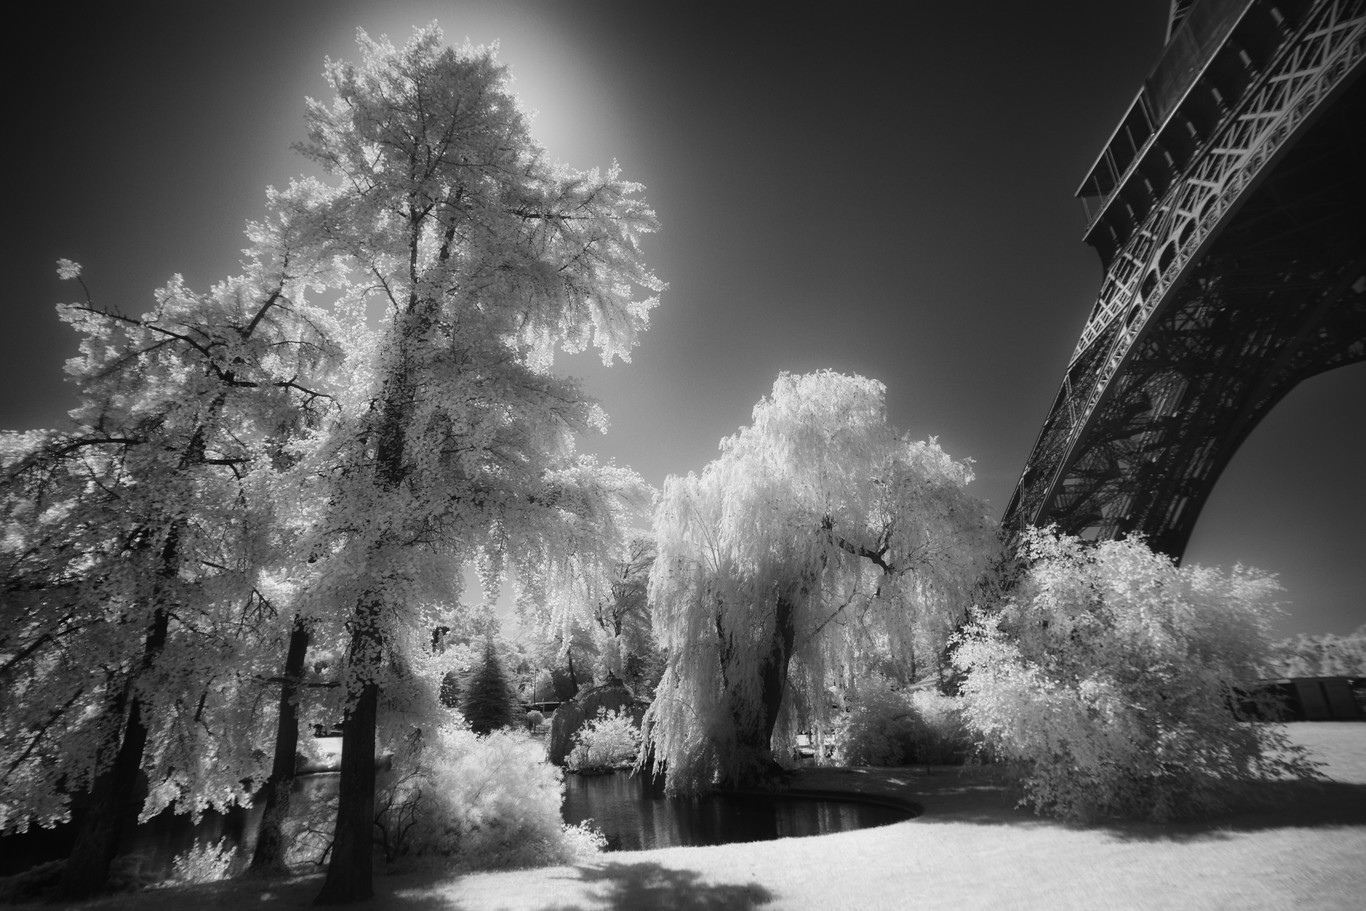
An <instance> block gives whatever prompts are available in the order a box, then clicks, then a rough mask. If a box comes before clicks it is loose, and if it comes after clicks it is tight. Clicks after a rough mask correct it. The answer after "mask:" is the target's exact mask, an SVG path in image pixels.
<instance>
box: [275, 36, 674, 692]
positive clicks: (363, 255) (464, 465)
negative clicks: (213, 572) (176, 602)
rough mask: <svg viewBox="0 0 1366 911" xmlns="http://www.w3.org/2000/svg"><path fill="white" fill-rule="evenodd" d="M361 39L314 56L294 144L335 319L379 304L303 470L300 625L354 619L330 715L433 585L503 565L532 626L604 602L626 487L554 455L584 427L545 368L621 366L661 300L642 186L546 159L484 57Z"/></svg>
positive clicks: (381, 666) (595, 424) (635, 494)
mask: <svg viewBox="0 0 1366 911" xmlns="http://www.w3.org/2000/svg"><path fill="white" fill-rule="evenodd" d="M359 44H360V51H361V59H360V61H359V62H357V63H354V64H352V63H346V62H340V61H329V62H328V65H327V71H326V75H327V79H328V82H329V85H330V87H331V88H332V89H333V91H334V92H335V94H336V98H335V101H334V102H333V103H332V104H331V105H325V104H322V103H319V102H310V103H309V108H308V115H307V116H308V130H309V133H308V141H307V142H306V143H304V144H303V145H302V146H301V149H302V151H303V152H304V153H305V154H307V155H308V156H309V157H311V158H312V159H314V160H315V161H316V162H318V163H319V164H321V165H322V166H323V167H324V168H325V169H326V170H327V171H328V172H329V174H331V175H332V176H333V178H335V181H336V185H335V188H334V189H332V190H330V191H328V192H326V193H319V194H318V195H317V196H316V197H315V198H314V199H313V201H312V202H310V203H309V204H308V205H306V206H304V207H303V208H304V210H305V212H306V217H307V218H308V219H310V220H311V221H312V222H316V223H318V224H322V225H325V226H327V231H326V232H325V233H323V234H319V235H317V236H316V241H317V243H316V247H315V249H314V250H313V251H312V254H313V255H315V256H319V257H323V258H327V257H336V258H337V261H339V262H340V263H341V264H342V265H343V267H344V269H345V270H346V272H347V274H348V275H350V276H352V277H353V279H354V281H353V282H352V283H350V284H347V285H346V286H345V287H344V288H343V289H342V290H343V298H342V302H341V306H342V308H343V309H346V308H349V310H350V311H351V312H364V311H366V310H367V309H370V305H371V304H372V303H379V304H382V305H383V307H384V309H385V317H384V325H383V329H382V331H381V332H380V333H379V336H378V338H377V340H376V341H375V342H374V344H373V345H370V346H369V347H367V348H366V349H365V350H366V352H367V353H369V354H370V355H371V359H370V363H369V365H368V367H367V369H366V370H365V371H363V372H362V373H360V374H359V375H358V379H359V380H361V381H362V389H363V391H362V392H360V393H359V394H355V395H353V396H352V397H351V399H350V400H349V403H350V404H349V407H348V408H347V409H346V410H345V412H344V414H343V417H342V419H341V420H339V421H338V422H336V424H335V425H334V426H333V428H332V430H331V433H330V435H329V437H328V440H327V442H326V444H325V445H324V446H323V447H321V448H320V449H319V450H318V452H317V454H316V468H315V470H314V474H315V476H316V477H317V478H319V479H320V483H319V485H318V486H317V488H316V489H315V490H313V492H312V493H311V494H310V496H311V498H312V499H313V500H314V501H315V502H321V503H325V504H327V505H326V508H325V509H323V510H322V511H321V513H320V514H319V515H318V517H317V520H316V522H315V524H314V525H313V527H312V529H311V530H310V531H309V533H308V534H307V535H306V536H305V542H304V545H303V546H304V548H305V550H306V552H308V553H309V554H310V555H311V557H312V561H313V562H312V563H311V564H310V567H309V570H308V573H307V578H306V580H305V584H304V586H303V587H304V589H305V591H306V594H304V595H303V596H302V598H301V605H302V606H303V609H305V610H306V611H307V612H308V613H309V614H310V615H311V616H316V617H323V616H326V615H329V614H332V615H335V613H336V611H337V610H338V607H339V606H343V605H345V606H348V607H346V608H343V609H347V610H350V611H351V612H352V613H351V616H350V618H349V619H348V621H347V622H348V625H349V629H350V631H351V635H352V637H353V638H352V645H351V649H350V653H349V655H348V659H347V665H346V684H347V693H348V694H349V695H350V696H352V697H354V696H356V695H357V694H358V693H359V692H360V691H361V688H362V687H363V686H365V685H367V684H382V685H386V686H387V685H388V684H389V683H390V682H391V675H390V674H389V672H388V670H386V668H389V667H393V666H403V665H404V664H405V663H407V662H408V661H409V660H410V659H411V657H412V656H411V655H404V654H401V653H399V652H396V651H395V649H396V648H397V644H398V643H400V642H401V641H403V639H404V635H405V634H404V633H403V628H404V627H405V626H408V625H411V624H412V622H413V619H414V618H413V617H411V616H410V615H408V614H407V612H406V610H405V605H410V604H414V603H425V602H449V603H454V602H455V601H456V600H458V597H457V596H458V594H459V591H458V586H459V581H458V574H455V573H453V572H451V571H450V568H452V567H457V566H460V565H463V564H464V563H466V562H473V563H475V564H476V565H477V566H478V568H479V572H480V579H481V583H482V584H483V585H484V586H485V588H486V589H488V590H496V589H497V588H498V587H499V585H500V584H501V583H502V582H503V580H504V578H505V576H506V575H507V572H506V569H507V566H508V561H509V560H512V561H514V562H515V564H516V570H517V571H516V573H515V574H514V575H515V578H516V580H517V583H518V585H519V586H520V591H519V600H525V601H528V602H534V604H535V605H536V606H537V608H536V609H539V610H550V611H551V613H552V614H555V613H556V609H554V608H551V607H548V605H550V603H551V602H552V600H553V599H554V597H555V595H556V593H557V592H567V591H569V590H571V589H573V588H575V587H577V588H578V589H579V590H580V593H586V594H589V595H591V594H592V593H593V591H594V590H595V589H596V588H597V587H600V586H601V585H602V584H603V580H604V579H606V578H607V575H608V571H609V569H610V566H611V565H612V563H613V561H614V560H615V559H616V558H617V556H618V554H619V552H620V549H621V546H622V545H621V541H622V537H623V535H622V531H623V529H622V527H621V526H622V520H623V516H624V515H626V514H627V513H628V512H629V511H630V510H631V509H632V508H633V506H632V504H633V503H635V502H638V501H639V500H640V499H641V496H642V492H643V491H644V490H645V488H644V485H643V484H642V483H641V481H640V479H639V478H638V477H637V476H636V475H635V474H634V473H632V472H630V471H629V470H627V469H623V468H618V467H617V466H615V465H610V464H609V465H600V464H598V463H597V462H595V461H594V460H592V459H590V458H587V457H584V456H581V455H579V454H577V453H576V451H575V436H576V434H579V433H584V432H590V431H600V430H601V429H603V428H604V427H605V416H604V415H603V413H602V410H601V408H600V407H599V406H598V405H597V404H596V403H594V402H592V401H591V400H589V399H588V398H587V397H586V396H585V395H584V394H583V392H582V390H581V389H580V388H579V386H578V384H577V383H576V382H575V381H573V380H571V379H568V378H566V377H561V376H558V375H555V374H554V373H552V372H551V367H552V365H553V354H554V352H555V350H557V349H559V348H563V349H565V350H569V351H576V350H580V349H582V348H584V347H585V346H588V345H592V346H595V347H597V348H598V349H599V350H600V351H601V352H602V355H603V358H604V361H606V362H611V361H612V360H613V359H614V358H616V357H622V358H625V357H626V355H627V354H628V352H629V351H630V349H631V348H632V347H633V346H634V345H635V344H636V341H637V339H638V336H639V333H640V332H641V331H643V330H644V328H645V327H646V325H647V322H648V314H649V311H650V310H651V309H652V308H653V307H654V306H655V305H656V304H657V302H658V293H659V292H660V291H661V290H662V289H663V287H664V285H663V283H661V282H659V281H658V280H657V279H656V278H655V277H654V276H653V275H652V274H651V273H650V272H649V270H648V269H647V268H646V267H645V265H644V263H643V259H642V256H641V250H640V239H641V238H642V237H643V236H644V235H645V234H647V233H649V232H651V231H653V230H655V227H656V222H655V218H654V215H653V213H652V212H650V210H649V209H648V208H647V207H646V206H645V205H644V203H643V202H642V201H641V200H640V199H639V198H638V193H639V190H640V187H639V186H637V185H635V184H632V183H630V182H627V181H624V180H622V178H621V176H620V174H619V173H618V172H617V170H616V169H615V168H612V169H611V170H609V171H607V172H606V173H605V174H603V173H599V172H589V173H582V174H579V173H571V172H568V171H565V170H564V169H561V168H557V167H555V166H552V165H550V164H549V163H548V162H547V161H546V160H545V157H544V155H543V153H542V152H541V150H540V149H539V148H537V147H536V146H535V144H534V143H533V142H532V141H531V138H530V135H529V134H528V132H527V128H526V123H525V119H524V117H523V115H522V114H521V113H520V111H519V109H518V107H517V101H516V98H515V96H514V95H513V94H512V93H511V91H510V90H509V88H508V75H507V72H506V69H505V68H504V67H503V66H502V65H500V64H499V63H498V62H497V60H496V59H495V57H494V55H493V53H492V51H489V50H486V49H482V48H473V47H464V48H461V49H459V50H456V49H451V48H443V47H442V46H441V34H440V32H439V30H437V29H435V28H428V29H423V30H420V31H419V32H418V33H417V35H416V36H415V37H414V38H413V39H412V40H411V41H409V42H408V43H407V44H406V45H404V46H402V47H395V46H394V45H392V44H391V43H389V42H388V41H387V40H385V39H380V40H374V39H371V38H370V37H369V36H367V35H365V34H364V33H361V35H360V38H359ZM443 566H444V567H446V569H443V568H442V567H443ZM562 597H566V596H562ZM552 619H554V621H555V622H560V623H563V622H564V620H563V618H562V617H560V616H558V615H556V616H554V617H553V618H552Z"/></svg>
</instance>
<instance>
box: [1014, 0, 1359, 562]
mask: <svg viewBox="0 0 1366 911" xmlns="http://www.w3.org/2000/svg"><path fill="white" fill-rule="evenodd" d="M1173 21H1174V22H1179V25H1176V26H1174V27H1173V28H1172V29H1170V30H1169V37H1168V42H1167V46H1166V49H1165V50H1164V52H1163V55H1162V58H1161V60H1160V61H1159V63H1158V65H1157V67H1156V69H1154V71H1153V73H1152V75H1150V76H1149V77H1148V79H1147V80H1146V81H1145V82H1144V85H1143V88H1142V90H1141V91H1140V92H1139V94H1138V97H1137V99H1136V100H1135V101H1134V103H1133V105H1132V106H1131V108H1130V109H1129V112H1128V114H1127V115H1126V116H1125V118H1124V120H1123V121H1122V122H1121V123H1120V126H1119V127H1118V128H1117V130H1116V131H1115V134H1114V136H1113V137H1112V138H1111V140H1110V142H1109V143H1108V144H1107V146H1106V148H1105V151H1104V152H1103V153H1102V154H1101V156H1100V158H1099V159H1098V160H1097V162H1096V164H1095V166H1094V167H1093V168H1092V169H1091V172H1090V174H1088V175H1087V178H1086V181H1085V182H1084V183H1083V184H1082V187H1081V189H1080V190H1079V191H1078V194H1077V195H1078V196H1079V197H1080V198H1082V200H1083V202H1084V203H1085V204H1086V205H1087V210H1088V214H1089V216H1090V218H1089V223H1088V227H1087V230H1086V242H1087V243H1089V244H1090V245H1091V246H1093V247H1094V248H1095V249H1096V250H1097V252H1098V253H1099V254H1100V257H1101V261H1102V264H1103V265H1104V267H1105V270H1106V274H1105V278H1104V281H1103V284H1102V287H1101V290H1100V295H1099V297H1098V299H1097V301H1096V304H1095V307H1094V309H1093V310H1092V311H1091V315H1090V317H1089V318H1088V320H1087V322H1086V327H1085V329H1084V330H1083V332H1082V335H1081V340H1080V341H1079V342H1078V343H1077V347H1076V350H1075V352H1074V353H1073V355H1072V360H1071V362H1070V364H1069V366H1068V368H1067V372H1066V374H1065V376H1064V377H1063V383H1062V389H1061V390H1060V391H1059V392H1058V395H1057V398H1056V400H1055V401H1054V404H1053V408H1052V410H1051V411H1050V412H1049V415H1048V418H1047V420H1046V421H1045V423H1044V426H1043V429H1042V431H1041V432H1040V434H1039V437H1038V439H1037V441H1036V442H1035V444H1034V449H1033V451H1032V453H1031V454H1030V456H1029V461H1028V463H1027V464H1026V467H1025V470H1024V472H1023V475H1022V476H1021V478H1020V481H1019V483H1018V485H1017V486H1016V489H1015V494H1014V496H1013V497H1012V499H1011V501H1010V505H1009V506H1008V507H1007V509H1006V513H1005V517H1004V520H1003V522H1004V524H1005V525H1006V527H1007V528H1008V529H1011V530H1016V531H1018V530H1019V529H1021V528H1022V527H1023V526H1025V525H1028V524H1034V525H1047V524H1056V525H1058V527H1059V528H1060V529H1061V530H1063V531H1065V532H1068V533H1070V534H1077V535H1081V536H1083V537H1087V538H1114V537H1119V536H1122V535H1125V534H1128V533H1130V532H1135V531H1138V532H1142V533H1143V534H1144V535H1145V536H1146V537H1147V538H1148V541H1149V543H1150V544H1151V545H1152V546H1153V547H1154V548H1156V549H1158V550H1161V551H1163V552H1165V553H1167V554H1170V555H1172V556H1174V557H1176V558H1178V559H1179V558H1180V557H1181V555H1182V553H1183V552H1184V550H1185V547H1186V544H1187V542H1188V541H1189V539H1190V534H1191V531H1192V530H1193V528H1194V526H1195V521H1196V518H1197V517H1198V516H1199V513H1200V510H1201V508H1202V507H1203V505H1204V503H1205V501H1206V499H1207V498H1208V496H1209V493H1210V491H1211V490H1212V489H1213V486H1214V484H1215V482H1216V481H1217V479H1218V477H1219V475H1220V473H1221V472H1222V471H1223V469H1224V467H1225V466H1226V465H1227V464H1228V462H1229V460H1230V459H1231V458H1232V456H1233V454H1234V452H1235V451H1236V450H1237V448H1238V447H1239V445H1241V444H1242V442H1243V441H1244V440H1245V439H1246V438H1247V436H1248V434H1249V433H1250V432H1251V431H1252V429H1253V428H1254V427H1255V426H1256V425H1257V423H1258V422H1259V421H1260V420H1261V419H1262V418H1263V417H1264V416H1265V415H1266V414H1267V413H1268V412H1269V411H1270V410H1271V409H1272V408H1273V407H1274V406H1275V405H1276V404H1277V402H1279V401H1280V400H1281V399H1282V398H1283V397H1284V396H1285V395H1286V393H1288V392H1289V391H1290V390H1291V389H1292V388H1294V386H1295V385H1296V384H1297V383H1299V382H1300V381H1302V380H1304V379H1306V378H1308V377H1310V376H1313V375H1315V374H1317V373H1321V372H1323V371H1326V370H1329V369H1332V368H1333V367H1338V366H1342V365H1344V364H1348V363H1351V362H1354V361H1359V360H1363V359H1366V79H1362V78H1360V76H1361V73H1362V71H1363V70H1366V65H1363V63H1362V61H1363V58H1366V0H1355V2H1348V0H1197V2H1195V3H1181V2H1178V3H1177V4H1175V5H1174V7H1173Z"/></svg>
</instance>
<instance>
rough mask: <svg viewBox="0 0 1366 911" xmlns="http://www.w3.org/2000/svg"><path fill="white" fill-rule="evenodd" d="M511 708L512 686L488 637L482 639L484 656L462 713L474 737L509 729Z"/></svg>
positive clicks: (511, 714) (512, 707)
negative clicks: (500, 729)
mask: <svg viewBox="0 0 1366 911" xmlns="http://www.w3.org/2000/svg"><path fill="white" fill-rule="evenodd" d="M513 709H514V705H513V694H512V687H511V686H509V685H508V679H507V675H506V674H504V673H503V662H502V660H501V659H499V657H498V649H497V648H496V647H495V646H494V643H493V637H492V636H490V637H488V638H486V639H485V640H484V655H483V658H482V660H481V661H480V663H479V667H478V668H477V669H476V670H475V672H474V676H472V677H471V678H470V687H469V692H468V693H467V694H466V696H465V704H464V706H462V711H463V712H464V715H465V720H466V721H468V722H469V723H470V728H471V729H472V730H473V731H474V732H475V733H476V734H487V733H489V732H490V731H496V730H498V729H499V728H505V727H509V726H511V724H512V721H513V717H514V713H513Z"/></svg>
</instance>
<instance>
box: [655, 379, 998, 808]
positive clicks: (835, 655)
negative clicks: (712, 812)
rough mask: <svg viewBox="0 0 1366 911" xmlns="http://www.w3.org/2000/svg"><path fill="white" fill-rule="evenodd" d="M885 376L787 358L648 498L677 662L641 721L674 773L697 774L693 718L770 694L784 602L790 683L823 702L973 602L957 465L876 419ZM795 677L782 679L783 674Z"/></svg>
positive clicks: (986, 551)
mask: <svg viewBox="0 0 1366 911" xmlns="http://www.w3.org/2000/svg"><path fill="white" fill-rule="evenodd" d="M884 392H885V390H884V388H883V386H882V384H881V383H878V382H876V381H874V380H868V379H865V378H863V377H858V376H844V375H841V374H837V373H833V372H831V371H821V372H818V373H812V374H806V375H801V376H794V375H791V374H786V373H784V374H782V375H780V376H779V377H778V380H777V382H776V383H775V384H774V387H773V392H772V394H771V395H769V396H766V397H765V398H764V399H762V400H761V401H760V402H759V403H758V404H757V405H756V406H755V408H754V421H753V424H752V425H751V426H749V427H744V428H742V429H740V430H739V431H738V432H737V433H735V434H734V435H733V436H731V437H728V438H726V439H725V440H723V441H722V442H721V455H720V457H719V458H717V459H716V460H714V461H713V462H712V463H710V464H709V465H708V466H707V467H706V468H705V469H704V470H703V471H702V473H701V474H700V475H692V474H690V475H688V476H686V477H681V478H680V477H670V478H668V479H667V480H666V481H665V485H664V489H663V491H662V493H661V495H660V497H659V499H658V501H657V505H656V509H655V526H654V531H655V535H656V537H657V539H658V542H659V558H658V560H657V561H656V563H655V569H654V571H653V572H652V573H651V578H650V600H651V603H652V604H653V605H654V610H655V629H656V633H657V635H658V636H659V637H660V640H661V642H662V644H663V645H664V647H665V648H666V649H668V650H669V653H670V672H668V673H666V675H665V682H664V683H663V684H662V685H661V687H660V694H661V701H660V702H659V703H658V704H657V705H658V707H657V708H656V709H654V710H652V713H651V717H652V724H653V727H652V731H653V734H652V736H653V737H654V739H655V746H656V748H657V749H658V750H659V751H660V755H661V756H664V757H666V759H667V761H668V762H669V763H670V764H671V765H670V774H671V775H675V774H676V776H677V778H678V780H681V781H682V782H684V786H685V787H686V786H687V782H689V781H690V780H691V781H693V782H699V781H701V782H702V783H704V784H705V783H706V782H705V781H703V779H705V777H706V775H707V774H709V773H710V770H708V769H703V768H699V767H698V763H701V762H704V761H707V762H709V761H711V759H710V758H706V759H704V757H711V756H713V755H714V754H713V753H712V752H711V750H710V749H707V750H702V749H701V748H700V745H699V741H698V740H697V730H698V725H699V724H700V725H702V726H704V727H706V726H716V725H721V726H725V725H726V724H727V723H732V722H728V720H727V719H728V718H731V717H732V716H735V715H736V713H737V712H739V713H741V714H743V713H745V712H752V711H754V710H755V708H754V707H755V706H757V705H758V704H759V703H760V701H761V700H762V699H763V698H771V697H772V694H767V696H766V695H765V694H764V693H763V692H761V686H762V684H761V682H760V675H759V672H758V668H760V667H761V666H762V665H763V664H764V662H766V661H768V660H769V656H770V655H771V654H772V649H773V643H774V629H775V622H776V619H775V618H776V616H777V613H778V609H779V605H780V604H786V605H789V606H791V607H792V609H793V610H794V612H795V613H794V617H793V621H792V622H793V625H794V628H795V643H794V644H795V652H796V658H795V661H794V664H793V674H792V679H791V681H790V682H791V684H792V685H794V686H796V687H798V688H800V689H801V690H802V691H803V692H804V693H805V694H808V695H809V697H810V702H811V703H812V711H813V712H814V713H816V714H817V715H819V714H822V713H823V712H824V703H825V701H826V700H825V696H824V692H825V689H826V687H827V686H828V685H840V683H841V682H842V681H843V680H846V679H848V677H849V675H850V674H851V673H858V672H860V671H862V670H864V669H865V668H866V667H867V664H868V662H869V661H870V660H871V659H873V658H874V657H878V656H896V657H897V658H898V659H899V660H904V661H907V662H908V664H909V665H911V666H912V667H913V666H914V662H915V660H916V658H915V653H916V651H917V649H919V650H920V652H921V658H920V660H921V661H922V663H923V662H924V661H925V660H926V659H929V658H931V654H925V652H928V651H931V649H932V648H933V646H931V649H926V648H924V647H923V643H924V640H926V639H929V640H930V641H933V639H934V638H935V637H939V638H940V639H942V638H943V637H944V636H946V635H947V627H948V625H949V624H950V623H951V622H952V619H953V618H954V617H956V616H962V615H963V613H964V611H965V610H966V608H967V607H968V605H969V604H970V603H971V598H972V595H973V586H974V585H975V583H976V582H977V580H978V578H979V577H980V575H981V574H982V572H983V571H984V570H985V568H986V564H987V560H988V559H989V558H990V556H991V555H992V554H993V553H994V552H995V546H996V545H995V536H994V528H993V524H992V523H991V521H990V520H989V519H987V518H985V516H984V512H985V509H984V507H983V506H982V504H980V503H979V502H977V501H976V500H975V499H974V498H972V497H971V496H970V495H968V494H967V492H966V490H965V488H966V485H967V483H968V481H969V480H970V478H971V473H970V471H969V470H968V469H967V466H966V465H965V464H964V463H961V462H955V461H953V460H952V459H951V458H949V457H948V455H947V454H945V453H944V452H943V451H942V450H941V449H940V448H939V446H938V444H937V443H935V442H934V441H933V440H930V441H928V442H924V443H911V442H908V441H906V440H904V439H902V438H901V437H900V436H899V434H898V433H897V432H896V430H895V429H894V428H892V427H890V426H889V425H888V424H887V418H886V406H885V403H884ZM784 683H785V684H786V683H788V681H784Z"/></svg>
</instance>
